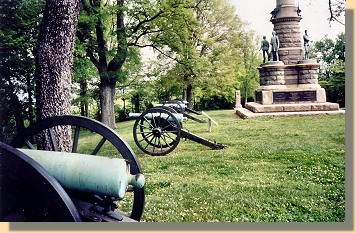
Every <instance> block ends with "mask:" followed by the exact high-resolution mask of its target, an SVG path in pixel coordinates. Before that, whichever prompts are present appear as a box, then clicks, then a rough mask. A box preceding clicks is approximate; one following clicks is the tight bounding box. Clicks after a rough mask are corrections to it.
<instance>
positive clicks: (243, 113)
mask: <svg viewBox="0 0 356 233" xmlns="http://www.w3.org/2000/svg"><path fill="white" fill-rule="evenodd" d="M248 104H250V103H247V104H246V105H248ZM253 104H256V103H253ZM323 104H330V106H333V105H334V103H323ZM257 105H258V104H257ZM303 105H304V106H307V105H309V107H310V109H311V108H312V107H311V106H313V105H321V104H303ZM261 106H263V107H266V105H261ZM269 106H270V107H271V109H273V108H274V107H275V108H274V110H276V111H271V109H270V110H269V111H266V112H254V111H251V110H249V109H247V108H242V107H241V108H234V110H235V111H236V114H237V115H238V116H240V117H241V118H242V119H247V118H257V117H286V116H313V115H334V114H345V109H339V108H337V109H336V110H305V111H302V110H299V111H277V110H278V108H280V107H282V108H283V107H287V106H288V107H295V108H296V109H297V108H300V107H301V104H286V105H283V104H278V105H277V104H273V106H272V105H269ZM285 109H286V110H287V109H288V108H285Z"/></svg>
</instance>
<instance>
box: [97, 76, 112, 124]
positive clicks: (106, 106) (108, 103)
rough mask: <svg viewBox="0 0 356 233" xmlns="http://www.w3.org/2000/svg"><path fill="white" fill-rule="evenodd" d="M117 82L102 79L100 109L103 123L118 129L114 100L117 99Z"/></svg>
mask: <svg viewBox="0 0 356 233" xmlns="http://www.w3.org/2000/svg"><path fill="white" fill-rule="evenodd" d="M115 86H116V85H115V82H109V81H108V80H107V79H104V78H102V79H101V81H100V109H101V120H100V121H101V122H102V123H104V124H106V125H107V126H109V127H110V128H113V129H116V122H115V111H114V99H115Z"/></svg>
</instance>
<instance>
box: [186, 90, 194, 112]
mask: <svg viewBox="0 0 356 233" xmlns="http://www.w3.org/2000/svg"><path fill="white" fill-rule="evenodd" d="M192 91H193V86H192V84H188V86H187V93H186V95H187V99H186V100H187V101H188V108H192V96H193V93H192Z"/></svg>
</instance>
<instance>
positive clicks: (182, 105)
mask: <svg viewBox="0 0 356 233" xmlns="http://www.w3.org/2000/svg"><path fill="white" fill-rule="evenodd" d="M161 106H166V107H170V108H172V109H174V110H175V111H176V112H177V113H182V114H183V116H184V117H186V118H189V119H191V120H194V121H196V122H199V123H206V121H205V120H203V119H200V118H197V117H195V116H193V115H191V114H190V113H194V114H196V115H202V113H200V112H198V111H195V110H193V109H191V108H188V102H187V101H183V100H168V101H165V102H164V103H162V104H157V105H156V107H161Z"/></svg>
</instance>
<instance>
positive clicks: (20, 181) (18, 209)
mask: <svg viewBox="0 0 356 233" xmlns="http://www.w3.org/2000/svg"><path fill="white" fill-rule="evenodd" d="M0 184H1V187H0V197H1V202H0V204H1V207H0V221H4V222H72V221H74V222H81V218H80V215H79V213H78V211H77V209H76V207H75V206H74V204H73V202H72V200H71V199H70V197H69V196H68V194H67V193H66V191H65V190H64V189H63V188H62V186H61V185H60V184H59V183H58V181H57V180H56V179H55V178H54V177H53V176H51V175H50V174H49V173H48V172H47V171H46V170H45V169H44V168H43V167H42V166H41V165H39V164H38V163H37V162H35V161H34V160H33V159H31V158H30V157H28V156H27V155H26V154H24V153H22V152H21V151H19V150H17V149H15V148H13V147H11V146H10V145H7V144H4V143H1V142H0Z"/></svg>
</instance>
